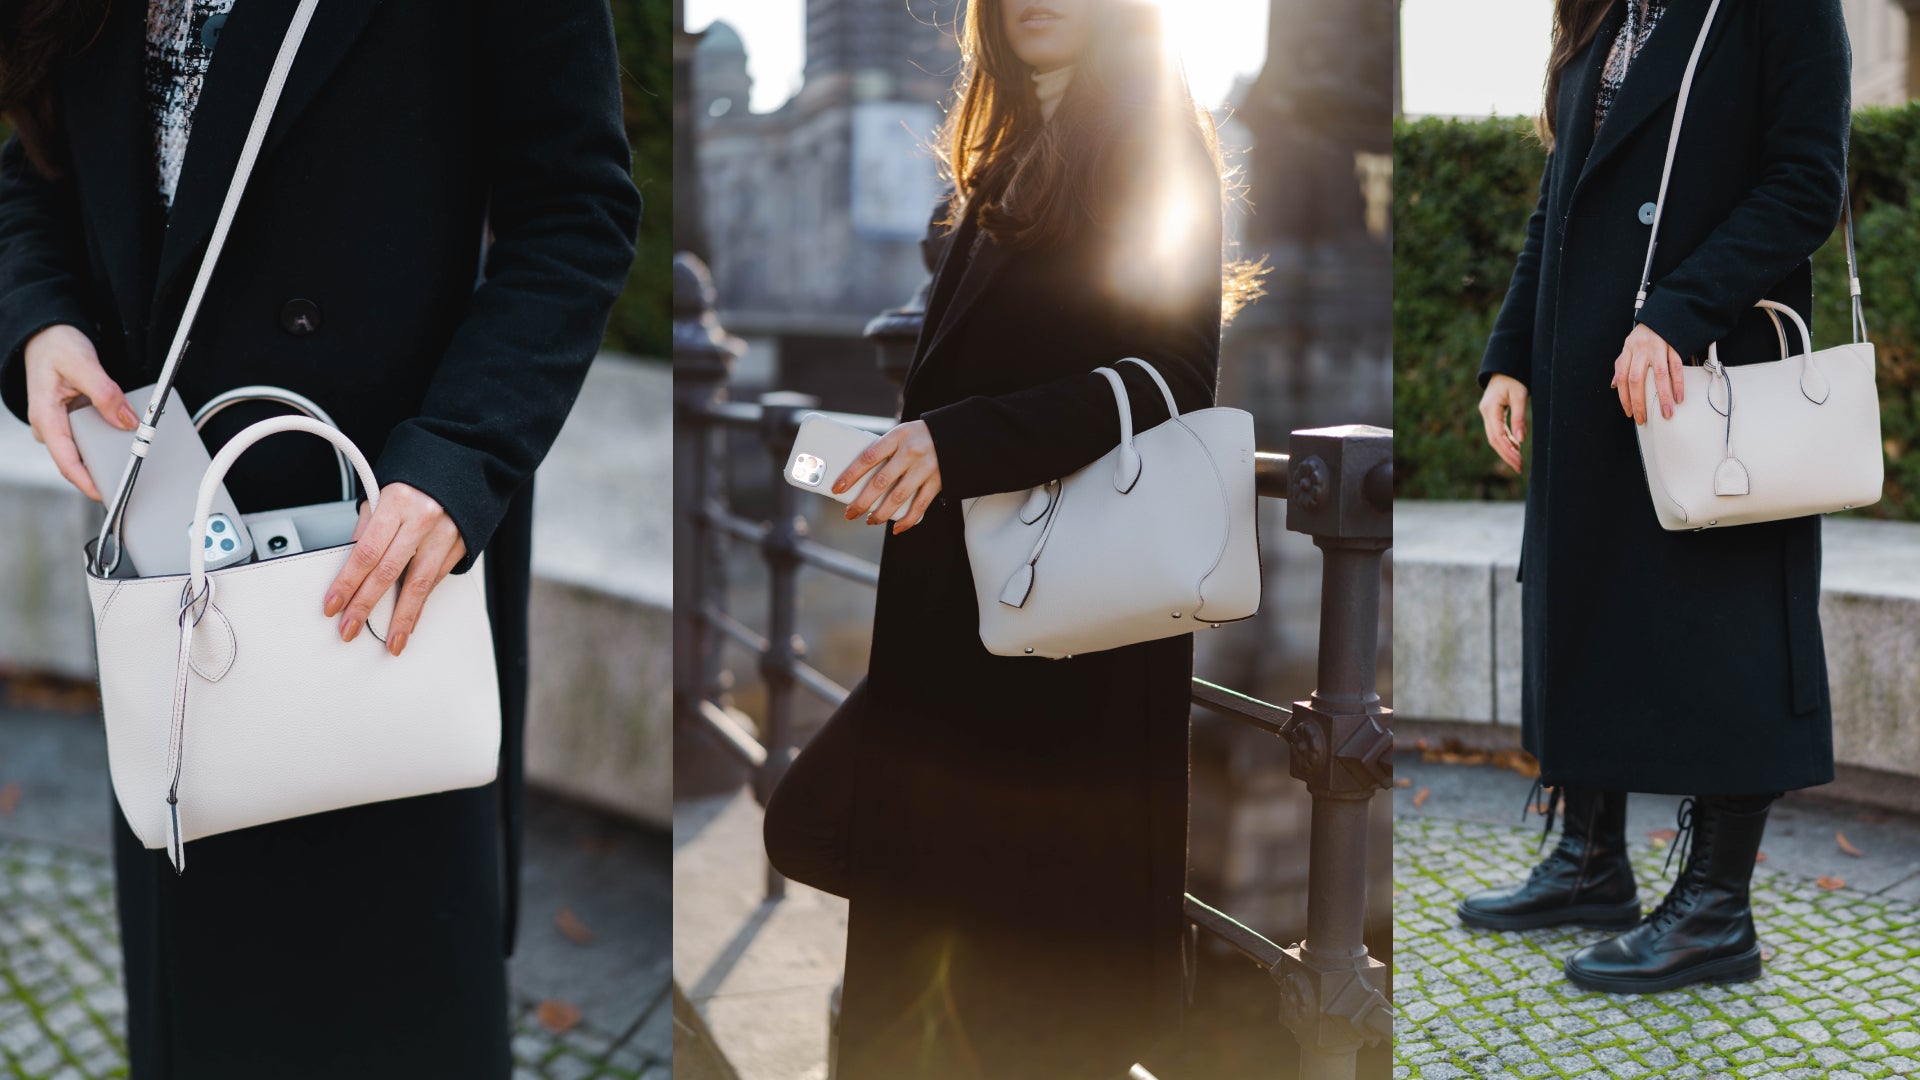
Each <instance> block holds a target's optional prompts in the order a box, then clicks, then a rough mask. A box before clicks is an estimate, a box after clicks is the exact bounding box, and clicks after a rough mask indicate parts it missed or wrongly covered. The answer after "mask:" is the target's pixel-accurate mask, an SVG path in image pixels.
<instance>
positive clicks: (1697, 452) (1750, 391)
mask: <svg viewBox="0 0 1920 1080" xmlns="http://www.w3.org/2000/svg"><path fill="white" fill-rule="evenodd" d="M1719 6H1720V4H1719V0H1714V2H1713V3H1712V4H1710V5H1709V6H1708V8H1707V16H1706V20H1705V21H1704V22H1703V23H1702V24H1701V27H1700V36H1699V39H1698V40H1696V41H1695V42H1694V46H1693V55H1692V56H1691V57H1690V58H1689V59H1688V61H1687V72H1686V75H1685V76H1684V77H1683V78H1682V80H1681V82H1680V96H1679V99H1678V101H1677V102H1676V103H1675V106H1674V112H1673V127H1672V130H1671V131H1670V132H1669V133H1668V136H1667V159H1666V164H1665V165H1664V166H1663V167H1662V169H1661V172H1660V194H1659V197H1658V199H1657V200H1656V201H1655V202H1654V213H1653V230H1652V232H1653V235H1652V236H1651V237H1649V239H1648V241H1647V262H1646V268H1645V269H1644V270H1643V271H1642V272H1641V276H1640V292H1639V295H1638V297H1637V298H1636V299H1635V301H1634V310H1635V311H1636V312H1637V311H1639V310H1640V307H1641V306H1642V305H1643V304H1645V303H1646V299H1647V289H1648V284H1647V282H1648V278H1649V276H1650V275H1651V274H1652V273H1653V248H1654V244H1655V242H1656V241H1657V238H1658V236H1659V234H1660V214H1661V211H1662V210H1663V209H1665V207H1666V203H1667V181H1668V180H1669V179H1670V177H1671V175H1672V172H1673V157H1674V151H1675V149H1677V148H1678V146H1679V145H1680V121H1681V118H1682V117H1683V116H1684V115H1685V113H1686V109H1687V94H1688V91H1689V90H1690V89H1691V88H1692V86H1693V74H1694V70H1695V68H1697V67H1698V66H1699V63H1700V53H1701V50H1702V49H1703V48H1704V46H1705V45H1706V40H1707V31H1708V29H1709V28H1710V27H1711V26H1712V25H1713V16H1714V12H1715V11H1716V10H1717V9H1718V8H1719ZM1845 226H1846V249H1847V279H1848V281H1849V283H1850V288H1851V290H1852V294H1853V342H1852V343H1851V344H1848V345H1841V346H1838V347H1835V348H1831V349H1823V350H1821V351H1819V352H1815V351H1813V338H1812V336H1811V335H1810V334H1809V333H1808V332H1807V325H1806V323H1804V322H1803V321H1801V319H1800V316H1799V315H1798V314H1797V313H1795V312H1794V310H1793V309H1792V308H1790V307H1787V306H1786V305H1785V304H1779V303H1775V302H1774V301H1771V300H1762V301H1760V303H1759V307H1760V308H1761V309H1762V310H1765V311H1766V312H1767V314H1768V316H1769V317H1771V318H1772V319H1773V324H1774V329H1775V331H1776V332H1777V333H1778V334H1779V337H1780V359H1778V360H1773V361H1767V362H1764V363H1757V364H1738V365H1734V366H1731V367H1729V366H1727V365H1726V364H1723V363H1721V362H1720V352H1719V346H1718V345H1717V344H1716V345H1710V346H1708V348H1707V362H1706V364H1705V365H1703V366H1698V367H1695V366H1692V365H1688V366H1686V367H1683V368H1682V375H1681V377H1682V380H1683V389H1684V391H1685V394H1684V396H1685V399H1686V400H1685V401H1683V402H1681V403H1679V404H1677V405H1676V406H1675V407H1674V410H1673V417H1672V419H1666V418H1663V417H1662V416H1661V415H1660V411H1659V410H1658V409H1653V408H1649V409H1648V410H1647V422H1646V423H1645V424H1644V425H1639V426H1636V428H1635V433H1636V435H1637V437H1638V439H1639V442H1640V460H1641V462H1642V464H1644V465H1645V467H1646V474H1647V490H1648V492H1649V494H1650V495H1651V496H1652V498H1653V509H1654V514H1655V515H1656V516H1657V517H1658V518H1659V521H1660V525H1661V527H1662V528H1665V529H1669V530H1682V529H1686V530H1699V529H1706V528H1713V527H1719V526H1726V525H1747V524H1752V523H1754V522H1760V521H1777V520H1780V519H1783V518H1795V517H1805V516H1807V515H1810V514H1826V513H1832V512H1834V511H1836V510H1851V509H1854V508H1855V507H1860V506H1870V505H1872V504H1873V503H1876V502H1879V501H1880V494H1881V486H1882V482H1883V480H1884V478H1885V468H1886V461H1885V458H1884V456H1883V455H1884V450H1883V449H1882V447H1881V443H1880V397H1879V392H1878V390H1877V389H1876V387H1875V386H1874V355H1873V344H1872V343H1871V342H1869V341H1868V340H1867V326H1866V317H1865V314H1864V313H1863V311H1862V308H1861V300H1860V275H1859V270H1858V268H1857V267H1856V265H1855V262H1854V255H1853V214H1852V210H1851V208H1850V207H1849V208H1848V210H1847V211H1846V213H1845ZM1781 316H1785V317H1786V318H1787V320H1788V321H1790V322H1791V323H1792V324H1793V326H1794V329H1795V330H1797V331H1798V341H1799V344H1800V348H1801V351H1800V354H1799V355H1797V356H1792V355H1789V354H1788V349H1789V346H1788V340H1787V334H1786V332H1785V330H1784V328H1783V327H1782V326H1781V323H1780V319H1781ZM1646 393H1647V401H1648V402H1649V403H1651V402H1653V401H1655V400H1656V399H1657V395H1656V394H1655V392H1654V375H1653V372H1652V371H1651V370H1649V371H1648V372H1647V386H1646Z"/></svg>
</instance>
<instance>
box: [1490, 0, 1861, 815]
mask: <svg viewBox="0 0 1920 1080" xmlns="http://www.w3.org/2000/svg"><path fill="white" fill-rule="evenodd" d="M1706 9H1707V0H1673V2H1672V3H1671V4H1670V6H1669V8H1668V10H1667V13H1666V14H1665V16H1663V17H1662V19H1661V20H1660V23H1659V25H1658V27H1656V28H1655V30H1654V32H1653V34H1652V36H1651V37H1650V38H1649V39H1648V41H1647V43H1646V45H1645V46H1644V48H1643V50H1642V52H1641V53H1640V55H1639V57H1638V58H1637V59H1636V60H1635V61H1634V62H1633V65H1632V66H1631V67H1630V68H1629V69H1628V72H1627V76H1626V81H1625V83H1624V84H1623V85H1622V87H1621V89H1620V92H1619V95H1618V96H1617V97H1616V98H1615V100H1614V103H1613V105H1612V108H1611V110H1610V111H1609V112H1608V114H1607V117H1606V120H1605V122H1604V123H1603V124H1602V125H1601V127H1600V130H1599V132H1598V134H1597V136H1596V134H1595V131H1594V124H1593V115H1594V112H1593V110H1594V94H1595V87H1596V86H1597V84H1598V81H1599V76H1598V73H1599V68H1600V65H1601V63H1602V62H1603V60H1604V58H1605V55H1606V51H1607V49H1608V47H1609V45H1610V43H1611V42H1612V39H1613V36H1614V31H1615V30H1616V29H1617V28H1618V26H1619V25H1620V20H1621V18H1622V15H1623V12H1624V10H1625V4H1624V3H1618V4H1616V5H1615V10H1614V12H1613V13H1612V15H1611V16H1610V17H1609V18H1608V20H1607V22H1606V24H1605V25H1603V26H1602V27H1601V28H1600V32H1599V33H1598V35H1597V36H1596V37H1595V40H1594V43H1593V45H1592V46H1590V47H1589V48H1588V49H1587V51H1586V53H1585V54H1584V55H1582V56H1580V57H1578V58H1576V59H1575V60H1574V61H1573V63H1572V65H1571V66H1570V67H1569V69H1568V71H1567V74H1566V79H1565V83H1564V85H1563V88H1562V90H1561V97H1560V107H1559V111H1558V113H1557V114H1556V117H1555V120H1556V123H1555V130H1556V131H1557V133H1558V135H1557V140H1556V145H1555V147H1554V149H1553V151H1552V153H1551V154H1550V155H1549V156H1548V159H1547V165H1546V172H1545V175H1544V176H1543V177H1542V178H1541V184H1540V202H1539V206H1538V208H1537V209H1536V210H1535V211H1534V214H1533V217H1532V219H1531V221H1530V222H1529V223H1528V227H1527V242H1526V247H1525V250H1524V251H1523V252H1522V253H1521V256H1520V260H1519V263H1518V265H1517V266H1516V268H1515V270H1514V275H1513V282H1512V284H1511V286H1510V287H1509V289H1508V292H1507V298H1506V302H1505V304H1504V305H1503V306H1502V308H1501V311H1500V315H1499V319H1498V322H1497V323H1496V324H1495V328H1494V333H1493V337H1492V340H1491V341H1490V342H1489V343H1488V346H1487V351H1486V356H1485V360H1484V362H1483V364H1482V366H1481V369H1480V377H1481V381H1482V383H1485V381H1486V380H1487V379H1488V378H1490V377H1491V376H1492V375H1493V374H1495V373H1499V374H1505V375H1510V376H1512V377H1514V378H1516V379H1519V380H1520V381H1522V382H1524V383H1526V384H1527V385H1528V388H1529V390H1530V391H1531V398H1532V424H1531V430H1532V434H1531V440H1532V443H1533V456H1532V464H1531V471H1530V473H1529V476H1528V484H1527V505H1526V530H1525V540H1524V542H1523V545H1522V554H1521V582H1522V585H1521V590H1522V607H1523V613H1524V623H1523V634H1524V639H1525V645H1524V650H1523V655H1524V695H1525V696H1524V699H1523V703H1522V716H1523V725H1524V737H1525V743H1526V746H1527V748H1528V749H1529V750H1531V751H1532V752H1533V753H1535V754H1536V755H1538V756H1539V758H1540V764H1541V770H1542V777H1543V779H1545V780H1546V781H1547V782H1548V783H1551V784H1576V785H1587V786H1593V787H1602V788H1615V789H1625V790H1630V791H1650V792H1667V793H1684V794H1750V793H1761V792H1777V791H1783V790H1789V789H1794V788H1801V787H1807V786H1810V785H1813V784H1819V783H1823V782H1825V781H1827V780H1830V779H1831V778H1832V776H1833V745H1832V718H1831V710H1830V706H1829V700H1828V692H1827V669H1826V657H1825V653H1824V650H1823V648H1822V643H1821V635H1820V617H1819V611H1818V602H1819V597H1820V519H1819V518H1817V517H1809V518H1800V519H1796V520H1790V521H1779V522H1769V523H1764V524H1757V525H1742V526H1739V527H1736V528H1724V529H1708V530H1706V531H1703V532H1666V531H1664V530H1663V529H1661V528H1660V526H1659V525H1658V524H1657V523H1656V521H1655V518H1654V511H1653V505H1652V501H1651V499H1650V497H1649V496H1648V493H1647V487H1646V481H1645V479H1644V475H1643V472H1642V469H1641V466H1640V460H1639V451H1638V448H1637V445H1636V443H1635V438H1634V427H1633V422H1632V421H1631V420H1630V419H1628V418H1627V417H1626V416H1624V415H1623V413H1622V411H1621V408H1620V405H1619V402H1618V398H1617V395H1616V393H1615V392H1614V391H1613V390H1612V389H1610V388H1609V387H1608V385H1607V384H1608V382H1609V381H1610V380H1611V379H1612V377H1613V360H1614V358H1615V357H1616V356H1618V355H1619V352H1620V348H1621V345H1622V344H1623V342H1624V341H1625V339H1626V337H1627V334H1628V332H1629V331H1631V330H1632V329H1633V326H1634V321H1635V315H1634V308H1633V302H1634V293H1635V291H1636V290H1637V288H1638V286H1639V279H1640V272H1641V264H1642V262H1643V261H1644V259H1645V257H1646V250H1647V239H1648V225H1647V224H1646V221H1647V220H1648V217H1650V215H1651V208H1652V201H1653V199H1654V198H1655V196H1656V193H1657V192H1658V189H1659V184H1660V167H1661V163H1662V161H1663V159H1664V157H1665V153H1666V145H1667V138H1668V129H1669V125H1670V124H1671V123H1672V119H1673V109H1674V102H1675V99H1676V97H1677V94H1678V90H1679V85H1680V79H1681V76H1682V74H1683V72H1684V70H1685V68H1686V62H1687V56H1688V54H1689V53H1690V52H1691V50H1692V48H1693V44H1694V41H1695V38H1696V37H1697V35H1698V34H1699V31H1700V27H1701V22H1702V19H1703V18H1704V17H1705V14H1706ZM1849 78H1850V55H1849V50H1848V43H1847V35H1846V26H1845V23H1844V22H1843V20H1842V17H1841V12H1840V3H1839V0H1725V2H1723V3H1722V4H1721V7H1720V11H1719V13H1718V14H1717V15H1716V16H1715V25H1714V28H1713V30H1712V32H1711V34H1710V36H1709V37H1708V39H1707V42H1706V48H1705V51H1704V52H1703V54H1702V57H1701V60H1700V66H1699V70H1698V73H1697V75H1696V76H1695V80H1694V84H1693V90H1692V97H1691V100H1690V102H1689V104H1688V108H1687V115H1686V118H1685V123H1684V125H1683V127H1682V130H1681V135H1680V145H1679V152H1678V155H1677V157H1676V159H1675V163H1674V168H1673V178H1672V182H1671V187H1670V189H1669V191H1668V194H1667V205H1666V209H1665V211H1664V215H1663V217H1662V221H1661V235H1660V244H1659V248H1658V250H1657V251H1656V254H1655V258H1654V264H1653V276H1652V287H1651V289H1650V290H1649V294H1648V298H1647V302H1646V306H1645V307H1644V308H1643V309H1642V310H1641V311H1640V313H1639V316H1638V318H1639V321H1640V322H1643V323H1645V324H1647V326H1649V327H1650V328H1652V329H1653V330H1654V331H1655V332H1657V333H1658V334H1659V335H1660V336H1661V337H1663V338H1665V339H1666V341H1667V342H1668V343H1669V344H1670V345H1672V346H1673V348H1674V349H1675V350H1676V351H1678V352H1679V353H1680V355H1681V356H1682V357H1688V358H1693V359H1695V360H1697V359H1700V358H1704V357H1705V355H1706V352H1707V346H1708V344H1709V343H1711V342H1714V341H1718V342H1720V345H1721V348H1720V356H1721V358H1722V359H1723V360H1724V361H1725V362H1727V363H1728V364H1739V363H1751V362H1755V361H1763V360H1774V359H1778V358H1779V346H1778V344H1777V339H1776V338H1775V336H1774V334H1773V331H1772V329H1771V327H1770V324H1769V322H1768V320H1767V319H1766V317H1765V316H1764V315H1762V314H1760V313H1759V312H1758V311H1756V310H1755V309H1754V307H1753V304H1754V302H1755V301H1756V300H1759V299H1761V298H1763V297H1765V298H1769V299H1773V300H1777V301H1779V302H1781V303H1784V304H1788V305H1790V306H1792V307H1793V308H1794V309H1795V310H1796V311H1798V312H1799V313H1800V314H1801V316H1802V317H1808V316H1809V310H1808V309H1809V307H1810V305H1811V300H1812V295H1811V284H1810V276H1809V263H1808V258H1809V256H1810V255H1811V253H1812V252H1813V251H1814V250H1815V249H1816V248H1818V247H1819V246H1820V245H1821V243H1823V242H1824V241H1825V240H1826V239H1827V238H1828V237H1829V236H1831V235H1832V233H1833V231H1834V227H1835V225H1836V223H1837V222H1838V221H1839V218H1840V211H1841V204H1842V193H1843V190H1844V182H1845V174H1846V157H1847V133H1848V122H1849V117H1850V109H1849ZM1796 348H1797V346H1796ZM1655 407H1657V405H1656V406H1655ZM1678 407H1679V408H1694V409H1700V408H1706V407H1707V405H1706V402H1704V401H1699V400H1688V401H1687V402H1685V403H1684V404H1682V405H1680V406H1678Z"/></svg>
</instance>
